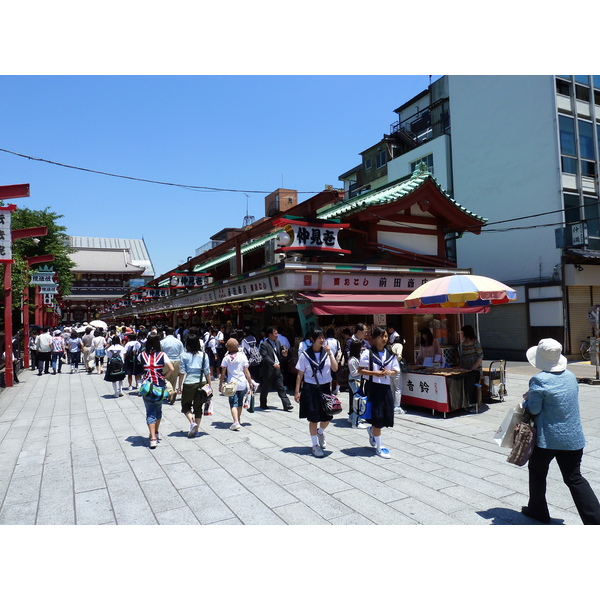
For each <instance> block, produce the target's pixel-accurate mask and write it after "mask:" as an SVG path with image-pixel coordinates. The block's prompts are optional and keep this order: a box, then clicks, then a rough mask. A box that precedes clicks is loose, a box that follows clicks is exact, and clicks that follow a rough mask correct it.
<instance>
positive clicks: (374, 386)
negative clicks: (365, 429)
mask: <svg viewBox="0 0 600 600" xmlns="http://www.w3.org/2000/svg"><path fill="white" fill-rule="evenodd" d="M367 386H368V387H367V397H368V399H369V402H371V418H370V419H367V423H371V425H373V427H377V428H381V427H393V426H394V395H393V394H392V388H391V387H390V386H389V385H388V384H386V383H375V382H373V381H369V382H368V383H367Z"/></svg>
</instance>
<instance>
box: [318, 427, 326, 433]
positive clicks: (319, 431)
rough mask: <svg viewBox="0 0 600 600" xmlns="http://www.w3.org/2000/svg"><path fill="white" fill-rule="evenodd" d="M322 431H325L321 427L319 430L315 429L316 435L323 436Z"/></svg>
mask: <svg viewBox="0 0 600 600" xmlns="http://www.w3.org/2000/svg"><path fill="white" fill-rule="evenodd" d="M324 431H325V430H324V429H323V428H322V427H319V428H318V429H317V433H318V434H319V435H323V433H324Z"/></svg>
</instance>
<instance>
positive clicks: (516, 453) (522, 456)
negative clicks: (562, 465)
mask: <svg viewBox="0 0 600 600" xmlns="http://www.w3.org/2000/svg"><path fill="white" fill-rule="evenodd" d="M514 431H515V441H514V443H513V447H512V450H511V452H510V454H509V455H508V458H507V459H506V462H509V463H512V464H513V465H517V466H518V467H522V466H523V465H524V464H525V463H526V462H527V461H528V460H529V458H530V457H531V454H532V452H533V449H534V448H535V439H536V433H537V431H536V428H535V427H534V426H533V425H532V422H531V415H530V414H529V412H527V411H525V412H524V413H523V415H522V421H521V422H520V423H517V425H516V426H515V428H514Z"/></svg>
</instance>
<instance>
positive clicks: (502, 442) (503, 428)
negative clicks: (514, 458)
mask: <svg viewBox="0 0 600 600" xmlns="http://www.w3.org/2000/svg"><path fill="white" fill-rule="evenodd" d="M523 412H524V410H523V406H522V405H521V404H517V405H516V406H513V407H512V408H510V409H509V410H508V412H507V413H506V415H505V416H504V420H503V421H502V423H501V425H500V427H498V429H497V430H496V433H495V434H494V441H495V442H496V444H498V446H500V447H501V448H512V447H513V444H514V441H515V427H516V426H517V424H518V423H519V421H522V420H523Z"/></svg>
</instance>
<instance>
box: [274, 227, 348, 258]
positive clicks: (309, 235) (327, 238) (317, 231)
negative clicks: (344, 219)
mask: <svg viewBox="0 0 600 600" xmlns="http://www.w3.org/2000/svg"><path fill="white" fill-rule="evenodd" d="M274 225H275V226H277V227H279V226H285V231H286V232H287V233H288V234H289V236H290V242H289V246H285V247H283V248H279V251H280V252H302V251H306V250H313V251H314V250H320V251H325V252H337V253H338V254H350V250H344V249H343V248H341V247H340V244H339V242H338V233H339V231H340V229H345V228H347V227H350V224H349V223H323V224H321V223H309V222H307V221H295V220H294V219H277V221H275V222H274Z"/></svg>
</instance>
